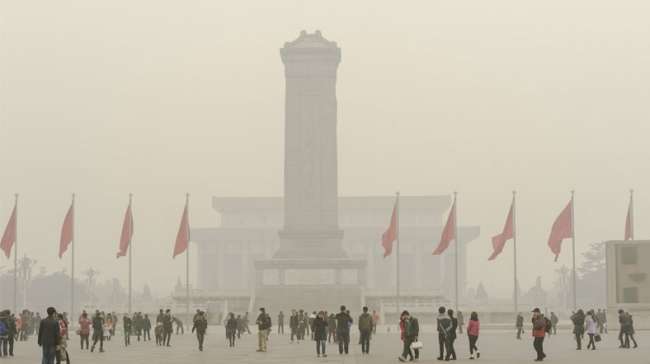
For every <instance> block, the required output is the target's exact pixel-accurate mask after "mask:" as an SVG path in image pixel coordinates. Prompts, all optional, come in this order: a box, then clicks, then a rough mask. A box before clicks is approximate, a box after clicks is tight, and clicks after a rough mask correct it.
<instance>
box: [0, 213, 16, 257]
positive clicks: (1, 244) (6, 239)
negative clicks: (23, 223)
mask: <svg viewBox="0 0 650 364" xmlns="http://www.w3.org/2000/svg"><path fill="white" fill-rule="evenodd" d="M16 220H17V219H16V206H14V211H13V212H12V213H11V217H10V218H9V222H8V223H7V227H6V228H5V232H4V234H2V240H0V249H2V251H4V252H5V255H6V256H7V258H9V257H10V256H11V248H13V246H14V243H16V230H17V228H16V223H17V221H16Z"/></svg>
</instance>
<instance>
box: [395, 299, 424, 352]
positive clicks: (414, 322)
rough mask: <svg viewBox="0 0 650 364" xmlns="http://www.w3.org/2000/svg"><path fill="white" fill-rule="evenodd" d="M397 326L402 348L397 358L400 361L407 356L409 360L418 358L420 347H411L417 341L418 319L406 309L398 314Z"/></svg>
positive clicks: (418, 333) (418, 332)
mask: <svg viewBox="0 0 650 364" xmlns="http://www.w3.org/2000/svg"><path fill="white" fill-rule="evenodd" d="M399 328H400V332H401V338H402V344H403V350H402V355H401V356H400V357H399V358H397V359H398V360H399V361H401V362H405V361H406V360H407V358H409V357H410V359H409V360H410V361H414V360H418V358H419V357H420V349H419V348H418V347H414V348H412V346H413V343H415V342H417V341H418V336H419V335H420V324H419V323H418V319H416V318H415V317H412V316H411V314H410V313H409V312H408V311H403V312H402V314H401V315H400V324H399ZM414 354H415V355H414Z"/></svg>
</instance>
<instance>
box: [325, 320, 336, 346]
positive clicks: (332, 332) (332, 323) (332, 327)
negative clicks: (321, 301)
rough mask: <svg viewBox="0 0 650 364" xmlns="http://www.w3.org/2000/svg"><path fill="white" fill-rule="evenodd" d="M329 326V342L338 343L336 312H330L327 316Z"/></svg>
mask: <svg viewBox="0 0 650 364" xmlns="http://www.w3.org/2000/svg"><path fill="white" fill-rule="evenodd" d="M327 328H328V331H329V334H328V335H327V342H328V343H331V342H334V343H337V342H338V341H337V339H336V316H335V315H334V314H330V315H329V316H328V317H327Z"/></svg>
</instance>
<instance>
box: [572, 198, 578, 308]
mask: <svg viewBox="0 0 650 364" xmlns="http://www.w3.org/2000/svg"><path fill="white" fill-rule="evenodd" d="M574 195H575V191H574V190H571V249H572V251H573V309H574V310H576V309H577V308H578V297H577V296H578V293H577V291H578V290H577V283H576V282H577V278H576V224H575V215H574V209H575V202H574Z"/></svg>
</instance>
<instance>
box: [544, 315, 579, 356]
mask: <svg viewBox="0 0 650 364" xmlns="http://www.w3.org/2000/svg"><path fill="white" fill-rule="evenodd" d="M571 322H573V334H574V335H575V339H576V344H577V347H576V350H582V338H583V337H584V336H585V313H584V311H582V309H579V310H578V312H576V313H574V314H573V315H571ZM552 324H553V320H551V325H552Z"/></svg>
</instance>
